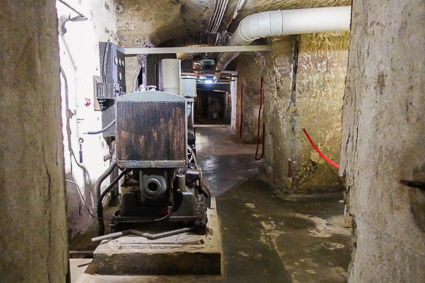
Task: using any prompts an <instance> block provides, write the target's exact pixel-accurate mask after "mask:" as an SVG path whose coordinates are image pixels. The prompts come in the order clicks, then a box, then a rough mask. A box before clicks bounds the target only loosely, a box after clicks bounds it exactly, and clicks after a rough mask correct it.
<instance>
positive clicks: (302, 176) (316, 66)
mask: <svg viewBox="0 0 425 283" xmlns="http://www.w3.org/2000/svg"><path fill="white" fill-rule="evenodd" d="M348 43H349V34H348V33H331V34H323V33H319V34H304V35H301V36H300V42H299V53H298V68H297V76H296V94H295V107H294V109H293V111H294V112H293V115H294V116H295V117H294V119H295V120H296V123H295V133H294V134H295V139H296V143H297V147H298V148H297V149H296V152H297V156H296V158H295V159H294V160H295V161H296V162H297V163H296V167H297V173H296V176H295V179H294V182H295V184H294V185H295V187H296V189H297V190H299V191H308V190H310V189H313V190H315V191H318V190H324V191H329V190H331V189H335V190H336V189H339V188H341V187H342V182H341V179H340V177H339V176H338V170H337V169H336V168H335V167H333V166H332V165H330V164H329V163H328V162H327V161H325V160H324V159H323V158H322V157H321V156H319V154H318V153H317V152H316V151H315V150H314V148H313V147H312V146H311V144H310V142H309V141H308V140H307V138H306V137H305V135H304V133H303V128H305V129H306V130H307V132H308V133H309V135H310V137H311V138H312V140H313V141H314V143H315V144H316V145H317V147H318V148H319V149H320V150H321V151H322V152H323V153H324V154H325V155H326V156H327V157H329V158H330V159H331V160H332V161H334V162H336V163H339V155H340V150H341V148H340V145H341V131H342V129H341V116H342V98H343V95H344V89H345V77H346V74H347V58H348Z"/></svg>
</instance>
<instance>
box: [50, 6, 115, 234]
mask: <svg viewBox="0 0 425 283" xmlns="http://www.w3.org/2000/svg"><path fill="white" fill-rule="evenodd" d="M69 3H70V4H71V5H72V7H73V8H74V9H76V10H77V11H78V12H80V13H82V14H83V15H84V16H86V18H87V20H86V21H77V22H68V23H67V24H66V25H65V27H66V29H67V32H66V33H65V34H64V35H63V37H61V36H60V37H59V47H60V65H61V69H62V71H63V72H62V74H63V75H62V76H61V86H62V88H61V98H62V120H63V128H62V130H63V135H64V149H65V150H64V157H65V173H66V179H67V180H70V181H73V182H76V183H77V185H78V187H79V188H80V189H81V191H82V194H83V195H84V198H85V200H86V202H87V204H88V206H89V208H90V210H91V211H93V213H94V214H95V211H96V210H95V207H96V204H95V202H96V200H95V193H94V188H93V186H94V183H95V181H96V179H97V178H98V177H99V175H100V174H101V173H102V172H103V171H105V170H106V168H107V167H108V166H109V162H110V161H109V160H106V161H105V160H104V156H105V155H107V154H108V153H109V147H108V145H107V143H106V141H105V139H104V138H103V136H102V135H87V134H84V133H86V132H88V131H93V130H100V129H102V118H101V117H102V116H101V115H102V114H101V112H100V111H95V108H94V105H95V101H96V99H95V96H94V84H93V76H100V57H99V42H102V41H103V42H106V41H107V40H108V39H109V40H111V42H113V43H115V44H118V37H117V35H116V32H117V28H116V16H115V3H114V1H113V0H101V1H75V2H69ZM56 6H57V13H58V18H60V17H63V16H71V17H75V16H77V13H75V12H74V11H72V10H71V9H69V8H68V7H66V6H64V5H63V4H62V3H60V2H57V3H56ZM65 78H66V80H65ZM66 87H67V89H66ZM87 102H89V103H87ZM79 138H83V139H84V142H83V143H82V152H83V162H82V163H80V162H79V161H80V160H79V151H80V144H79V142H78V140H79ZM77 185H75V184H73V183H71V182H69V181H67V183H66V188H67V205H68V228H69V233H70V236H71V238H73V237H75V236H76V235H78V234H80V233H84V232H85V231H86V230H87V229H88V228H89V227H90V225H92V224H93V223H94V222H95V219H93V218H92V217H90V215H89V213H88V212H87V210H86V208H85V207H84V205H83V204H82V202H81V200H80V196H79V194H78V191H77V190H78V187H77ZM106 185H108V179H107V180H105V182H104V186H106Z"/></svg>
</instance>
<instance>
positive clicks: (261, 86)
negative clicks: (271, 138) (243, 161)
mask: <svg viewBox="0 0 425 283" xmlns="http://www.w3.org/2000/svg"><path fill="white" fill-rule="evenodd" d="M263 100H264V89H263V77H261V82H260V109H259V110H258V125H257V150H256V151H255V160H260V159H261V158H263V156H264V136H265V130H266V125H265V123H264V122H263V146H262V149H261V155H260V156H258V148H259V147H260V125H261V111H262V109H263Z"/></svg>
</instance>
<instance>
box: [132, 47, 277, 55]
mask: <svg viewBox="0 0 425 283" xmlns="http://www.w3.org/2000/svg"><path fill="white" fill-rule="evenodd" d="M124 50H125V56H136V55H140V54H173V53H176V54H177V53H222V52H258V51H271V50H272V49H271V47H270V46H269V45H248V46H193V47H153V48H124Z"/></svg>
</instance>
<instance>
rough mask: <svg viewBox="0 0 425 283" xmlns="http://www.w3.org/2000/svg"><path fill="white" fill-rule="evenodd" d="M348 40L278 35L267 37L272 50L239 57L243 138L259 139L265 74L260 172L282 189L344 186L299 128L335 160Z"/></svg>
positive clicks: (333, 35)
mask: <svg viewBox="0 0 425 283" xmlns="http://www.w3.org/2000/svg"><path fill="white" fill-rule="evenodd" d="M348 43H349V34H348V33H318V34H306V35H301V36H289V37H280V38H274V39H272V40H271V45H272V48H273V52H271V53H268V54H264V55H261V54H248V55H241V56H240V57H239V58H238V61H237V68H238V71H239V78H240V81H241V84H243V86H244V93H243V110H242V111H243V129H242V140H243V141H244V142H256V139H257V122H258V121H257V117H258V108H259V91H260V78H261V76H263V78H264V110H263V114H262V119H263V120H262V121H264V122H265V124H266V131H265V135H266V136H265V155H264V163H263V166H262V170H261V171H262V172H263V173H264V175H265V176H266V178H267V179H268V180H269V181H271V182H272V183H273V184H274V185H275V186H277V187H279V188H280V189H282V190H284V191H286V192H297V193H306V192H329V191H335V190H340V189H341V188H342V182H341V178H340V177H339V176H338V170H337V169H336V168H334V167H332V166H331V165H329V164H328V163H327V162H326V161H325V160H324V159H323V158H321V157H320V156H319V154H318V153H317V152H316V151H315V150H314V148H313V147H312V146H311V145H310V143H309V142H308V140H307V139H306V137H305V135H304V133H303V128H306V130H307V131H308V132H309V134H310V136H311V137H312V139H313V141H314V142H315V143H316V145H317V146H318V147H319V148H320V149H321V150H322V152H324V153H325V154H326V155H327V156H328V157H329V158H331V159H332V160H333V161H335V162H339V154H340V143H341V111H342V109H341V107H342V98H343V94H344V86H345V76H346V68H347V53H348ZM239 96H240V90H239ZM238 109H239V108H238ZM239 111H240V110H239ZM239 116H240V115H239ZM239 116H238V117H239ZM239 119H240V118H239ZM260 126H261V127H262V123H261V125H260Z"/></svg>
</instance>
